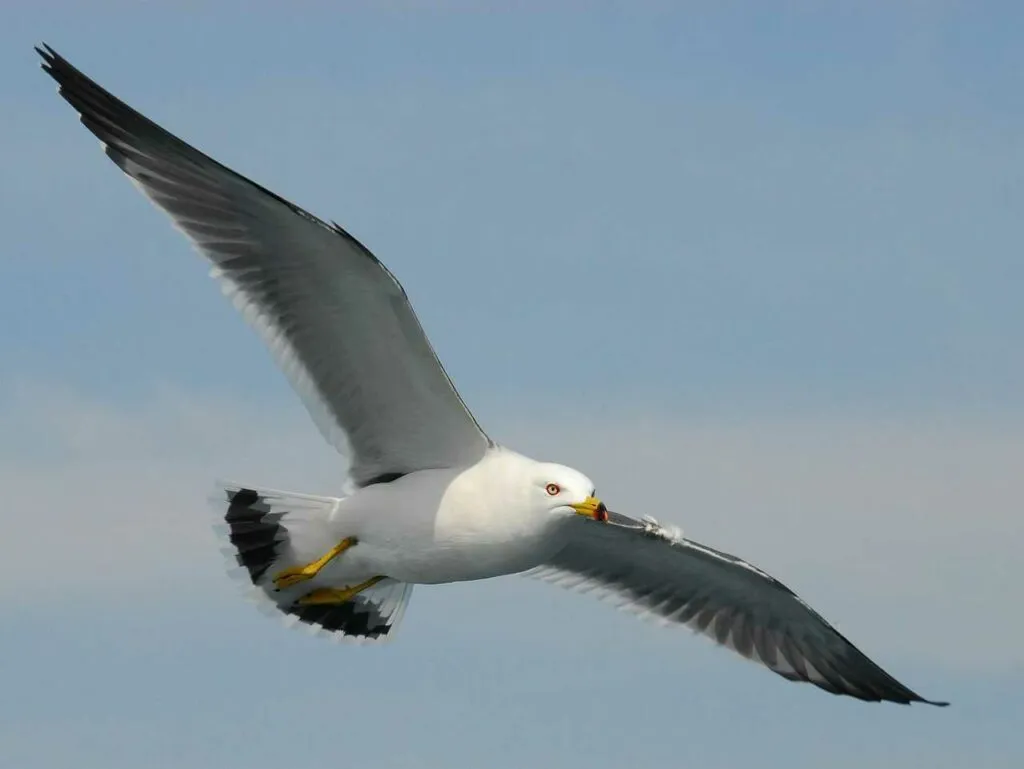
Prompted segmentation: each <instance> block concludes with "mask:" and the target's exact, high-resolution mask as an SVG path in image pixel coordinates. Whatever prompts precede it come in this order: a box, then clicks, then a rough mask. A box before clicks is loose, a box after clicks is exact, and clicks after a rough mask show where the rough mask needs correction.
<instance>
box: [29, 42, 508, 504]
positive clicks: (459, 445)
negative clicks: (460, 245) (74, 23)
mask: <svg viewBox="0 0 1024 769" xmlns="http://www.w3.org/2000/svg"><path fill="white" fill-rule="evenodd" d="M36 50H37V51H38V52H39V54H40V55H41V56H42V57H43V68H44V69H45V70H46V72H47V73H49V75H50V76H51V77H53V79H54V80H56V81H57V83H58V85H59V93H60V95H61V96H63V97H64V99H65V100H66V101H67V102H68V103H69V104H71V106H72V107H74V108H75V109H76V110H77V111H78V113H79V115H80V117H81V120H82V123H83V124H84V125H85V127H86V128H88V129H89V130H90V131H91V132H92V133H93V134H95V135H96V137H97V138H99V140H100V141H101V142H103V145H104V147H105V149H106V153H107V155H108V156H109V157H110V159H111V160H113V161H114V163H116V164H117V166H118V167H119V168H120V169H121V170H122V171H124V172H125V173H126V174H127V175H128V176H129V177H131V179H132V180H133V181H134V182H135V183H136V184H137V186H138V187H139V188H140V189H141V190H142V191H143V192H144V193H145V194H146V196H147V197H149V199H150V200H152V201H153V202H154V203H155V204H156V205H157V206H158V207H159V208H161V209H163V210H164V211H165V212H166V213H167V214H169V215H170V216H171V218H172V219H173V220H174V223H175V224H176V225H177V226H178V227H179V228H180V229H181V230H182V231H183V232H184V233H185V234H186V235H187V236H188V237H189V238H190V239H191V240H192V242H193V243H194V244H195V245H196V246H197V247H198V249H199V251H200V252H201V253H202V254H203V256H205V257H206V258H207V259H209V261H210V262H211V263H212V264H213V267H214V269H213V274H214V276H215V277H217V278H218V279H219V280H220V281H221V283H222V285H223V288H224V291H225V293H226V294H228V295H229V296H230V297H232V299H233V301H234V303H235V306H236V307H238V308H239V309H240V310H241V311H242V313H243V314H244V315H245V317H246V319H247V320H248V321H249V322H250V323H251V324H252V325H253V326H255V327H256V329H257V330H258V331H259V332H260V334H261V335H262V337H263V339H264V340H265V341H266V343H267V345H268V346H269V347H270V349H271V351H272V352H273V354H274V356H275V358H276V359H277V361H278V362H279V364H280V366H281V368H282V369H284V371H285V373H286V374H287V376H288V378H289V379H290V380H291V382H292V384H293V386H294V387H295V389H296V390H297V391H298V393H299V395H300V396H301V397H302V399H303V402H304V403H305V404H306V407H307V408H308V410H309V411H310V414H311V415H312V416H313V419H314V421H315V422H316V423H317V426H318V427H319V428H320V431H321V432H322V433H323V434H324V437H325V438H327V440H328V441H330V442H331V443H332V444H333V445H334V446H336V447H337V448H338V449H339V450H340V451H342V452H343V453H345V454H347V455H349V457H350V460H351V469H350V472H351V474H352V479H353V481H354V482H355V484H356V485H357V486H361V485H366V484H369V483H373V482H375V481H376V480H381V479H391V478H394V477H397V476H400V475H403V474H405V473H409V472H412V471H414V470H421V469H426V468H437V467H458V466H468V465H471V464H473V463H474V462H475V461H477V460H478V459H479V458H480V457H481V456H483V454H484V452H485V451H486V449H487V447H488V446H490V445H491V441H490V440H489V439H488V438H487V436H486V435H485V434H484V432H483V430H482V429H481V428H480V426H479V425H478V424H477V422H476V420H475V419H474V418H473V416H472V414H470V412H469V410H468V409H467V408H466V405H465V404H464V403H463V401H462V399H461V397H460V396H459V394H458V393H457V392H456V390H455V388H454V386H453V385H452V383H451V380H450V379H449V378H448V375H447V374H446V373H445V371H444V368H443V367H442V365H441V363H440V361H439V360H438V358H437V355H436V354H435V353H434V350H433V348H432V347H431V345H430V342H429V341H428V340H427V337H426V335H425V334H424V332H423V329H422V327H421V326H420V323H419V321H418V320H417V318H416V315H415V313H414V312H413V309H412V307H411V306H410V304H409V300H408V297H407V296H406V294H405V291H404V290H403V289H402V287H401V285H400V284H399V283H398V281H397V280H396V279H395V277H394V276H393V275H392V274H391V273H390V272H389V271H388V270H387V268H386V267H384V265H383V264H381V262H380V261H379V260H378V259H377V258H376V257H374V255H373V254H372V253H370V251H369V250H368V249H367V248H366V247H365V246H363V245H362V244H361V243H360V242H359V241H358V240H356V239H355V238H354V237H352V236H351V235H350V234H349V233H347V232H346V231H345V230H343V229H342V228H341V227H339V226H337V225H328V224H326V223H325V222H323V221H321V220H319V219H317V218H316V217H315V216H313V215H312V214H309V213H307V212H306V211H304V210H302V209H301V208H299V207H297V206H295V205H293V204H292V203H289V202H288V201H287V200H284V199H283V198H281V197H279V196H278V195H275V194H274V193H273V192H270V191H269V190H267V189H264V188H263V187H260V186H259V185H257V184H255V183H254V182H251V181H250V180H248V179H246V178H245V177H243V176H240V175H239V174H237V173H235V172H234V171H232V170H231V169H229V168H227V167H225V166H223V165H221V164H220V163H218V162H217V161H215V160H213V159H212V158H210V157H207V156H206V155H204V154H203V153H201V152H199V151H198V150H196V149H194V148H193V147H191V146H190V145H188V144H186V143H185V142H183V141H181V140H180V139H178V138H177V137H175V136H173V135H171V134H170V133H168V132H167V131H165V130H164V129H163V128H161V127H160V126H158V125H157V124H156V123H154V122H153V121H151V120H149V119H148V118H146V117H144V116H143V115H141V114H139V113H138V112H136V111H135V110H133V109H132V108H131V107H129V106H128V105H126V104H125V103H124V102H122V101H120V100H119V99H117V98H116V97H114V96H113V95H111V94H110V93H109V92H107V91H106V90H104V89H103V88H102V87H100V86H99V85H97V84H96V83H95V82H93V81H92V80H90V79H89V78H88V77H86V76H85V75H84V74H82V73H81V72H80V71H78V70H77V69H75V68H74V67H73V66H72V65H71V64H69V63H68V62H67V61H66V60H65V59H64V58H62V57H61V56H60V55H58V54H57V53H56V52H54V51H53V50H52V49H51V48H49V47H45V46H44V48H43V49H36Z"/></svg>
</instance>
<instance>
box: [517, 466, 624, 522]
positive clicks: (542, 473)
mask: <svg viewBox="0 0 1024 769" xmlns="http://www.w3.org/2000/svg"><path fill="white" fill-rule="evenodd" d="M529 486H530V489H529V494H530V496H531V503H532V506H535V507H537V508H540V509H547V510H548V511H549V512H550V514H551V515H553V516H556V517H565V518H572V517H573V516H578V515H582V516H585V517H587V518H593V519H594V520H596V521H602V522H603V521H607V520H608V509H607V508H606V507H605V506H604V502H602V501H601V500H599V499H598V498H597V497H596V496H595V494H596V491H595V489H594V483H593V481H591V480H590V479H589V478H588V477H587V476H585V475H584V474H583V473H581V472H579V471H578V470H573V469H572V468H571V467H566V466H565V465H557V464H554V463H551V462H536V463H534V468H533V471H532V472H531V473H530V475H529Z"/></svg>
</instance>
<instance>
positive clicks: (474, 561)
mask: <svg viewBox="0 0 1024 769" xmlns="http://www.w3.org/2000/svg"><path fill="white" fill-rule="evenodd" d="M532 461H533V460H530V459H527V458H526V457H522V456H520V455H518V454H513V453H511V452H506V451H503V450H498V451H495V452H491V453H489V454H488V455H487V456H486V457H485V458H484V459H482V460H481V461H480V462H478V463H477V464H476V465H474V466H472V467H470V468H468V469H466V470H462V471H453V470H426V471H421V472H417V473H413V474H410V475H408V476H405V477H403V478H401V479H399V480H398V481H395V482H393V483H389V484H382V485H380V486H378V487H370V488H367V489H364V490H362V491H360V492H359V493H358V494H357V495H355V496H354V497H352V498H350V500H346V502H348V503H350V504H349V505H346V504H344V503H343V505H342V506H341V509H340V510H339V512H340V513H341V514H342V515H343V516H345V517H348V516H347V515H345V508H346V507H350V510H351V512H353V513H355V512H356V510H357V509H358V518H359V521H358V532H357V533H356V536H358V537H359V545H358V546H357V547H355V548H353V549H352V550H351V551H349V553H347V554H346V558H348V560H349V568H351V569H352V570H354V571H356V570H357V571H360V572H362V571H364V570H366V571H372V572H373V573H374V574H384V575H386V576H389V577H392V578H394V579H397V580H401V581H403V582H413V583H422V584H436V583H442V582H459V581H464V580H474V579H486V578H488V577H496V576H500V575H503V574H512V573H515V572H519V571H525V570H526V569H530V568H533V567H534V566H538V565H540V564H541V563H542V562H544V561H546V560H547V559H548V558H549V557H550V556H552V555H553V554H554V553H555V552H556V551H557V550H558V549H559V548H560V547H561V545H562V541H561V537H560V527H559V526H558V525H557V521H554V520H552V518H551V516H550V515H549V514H548V513H547V512H546V511H538V510H531V509H530V508H529V507H527V506H526V505H525V504H524V500H525V498H526V497H525V495H524V494H522V493H521V489H522V486H521V484H522V483H523V477H524V476H523V472H522V470H523V468H524V463H529V462H532ZM349 520H350V521H351V520H352V519H351V518H350V519H349ZM339 523H340V521H339ZM353 523H354V521H353ZM339 531H340V529H339ZM345 571H349V569H345Z"/></svg>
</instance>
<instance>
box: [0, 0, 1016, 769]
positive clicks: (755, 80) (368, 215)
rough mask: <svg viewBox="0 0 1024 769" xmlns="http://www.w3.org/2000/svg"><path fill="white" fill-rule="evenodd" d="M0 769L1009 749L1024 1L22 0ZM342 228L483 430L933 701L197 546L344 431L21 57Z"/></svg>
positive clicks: (594, 614) (9, 66) (1, 513)
mask: <svg viewBox="0 0 1024 769" xmlns="http://www.w3.org/2000/svg"><path fill="white" fill-rule="evenodd" d="M3 18H4V23H3V24H2V25H0V73H2V74H0V84H2V85H3V93H4V109H2V110H0V168H2V169H3V173H2V175H0V232H2V233H3V238H4V243H3V248H2V249H0V350H2V351H3V355H2V356H0V487H2V489H3V495H2V496H3V504H2V505H0V525H2V530H3V537H2V538H0V553H2V557H0V607H2V615H0V681H2V682H3V683H2V688H3V691H4V694H5V696H4V697H3V698H2V699H0V766H3V767H8V766H10V767H33V769H51V768H54V769H55V768H58V767H59V768H63V767H75V769H92V768H93V767H95V768H96V769H122V768H126V767H132V769H135V768H136V767H138V766H140V765H141V766H146V767H151V768H152V769H163V767H168V768H169V767H180V766H189V767H193V768H195V769H229V768H230V767H246V769H263V768H264V767H266V768H268V769H269V768H270V767H280V766H282V765H285V764H289V765H303V766H318V765H333V766H361V765H367V764H369V765H373V766H375V767H378V768H379V769H407V768H408V769H435V768H436V769H440V768H442V767H443V768H444V769H469V768H470V767H473V768H474V769H476V768H478V767H486V768H487V769H506V768H507V769H519V768H521V767H523V766H545V767H546V766H551V767H560V768H562V769H577V768H579V769H584V768H585V769H605V768H610V767H622V766H632V767H636V768H637V769H667V768H668V767H678V766H683V765H689V766H698V767H701V769H717V768H718V767H723V768H725V767H735V766H739V765H748V764H749V763H750V762H752V761H755V760H756V761H757V763H758V765H759V766H761V767H764V769H774V768H775V767H786V769H801V768H803V767H807V768H808V769H809V768H811V767H815V768H817V767H821V766H829V767H831V768H835V769H858V768H859V767H867V766H870V767H874V768H878V769H885V768H886V767H922V768H924V767H928V768H929V769H943V768H947V767H948V768H949V769H960V767H964V766H968V765H970V766H972V767H975V769H1004V768H1006V769H1008V768H1009V767H1018V766H1021V765H1024V738H1022V737H1021V734H1020V724H1021V723H1022V722H1024V699H1022V696H1021V693H1020V692H1021V691H1022V685H1024V652H1022V645H1021V644H1020V642H1019V638H1020V637H1021V634H1022V633H1024V612H1022V611H1021V610H1020V608H1019V607H1020V605H1021V588H1020V580H1019V579H1018V577H1017V574H1018V570H1019V563H1020V557H1019V554H1018V553H1019V548H1020V547H1021V545H1022V544H1024V522H1022V515H1021V512H1022V511H1021V500H1022V499H1024V480H1022V477H1024V472H1022V471H1024V354H1022V352H1021V350H1022V344H1021V342H1022V337H1024V302H1021V301H1020V294H1021V286H1022V285H1024V259H1021V255H1020V241H1021V228H1020V221H1021V217H1020V211H1021V207H1022V205H1024V139H1022V138H1021V137H1024V130H1022V129H1024V51H1022V49H1021V47H1020V45H1019V41H1020V39H1021V36H1022V34H1024V10H1022V9H1021V8H1020V6H1019V5H1016V4H1009V3H987V2H970V3H968V2H943V1H941V0H937V1H936V2H910V1H909V0H908V1H907V2H897V3H882V2H863V3H848V2H835V3H828V4H825V3H809V2H779V3H774V4H762V3H756V4H755V3H753V2H747V3H739V2H720V3H710V2H704V3H701V2H692V3H628V4H627V3H612V2H595V3H590V4H583V3H556V2H551V3H540V2H526V1H523V2H517V3H511V2H505V3H497V2H493V3H487V2H480V1H478V2H471V1H470V0H462V1H460V2H456V1H455V0H451V1H450V2H426V1H425V0H424V1H423V2H400V1H399V0H395V1H394V2H387V3H370V2H362V3H330V4H329V3H316V2H306V3H293V4H284V3H270V2H251V3H245V4H244V5H243V4H242V3H240V2H224V3H219V4H218V5H217V10H215V11H214V10H210V8H209V7H206V6H204V5H202V4H199V3H184V2H183V3H178V4H170V3H167V4H159V3H130V2H96V3H89V4H88V7H87V4H85V3H71V2H63V3H61V2H53V3H48V4H45V6H44V5H43V4H34V3H28V2H21V3H18V2H12V3H9V4H8V5H6V6H5V8H4V11H3ZM40 42H46V43H48V44H50V45H52V46H53V47H54V48H56V49H57V50H58V51H59V52H60V53H61V54H62V55H64V56H66V57H68V58H69V59H70V60H71V62H72V63H73V64H75V65H76V66H78V67H79V68H81V69H83V70H84V71H85V72H86V73H87V74H89V75H90V76H92V77H94V78H95V79H97V80H98V82H100V83H101V84H102V85H104V86H105V87H107V88H109V89H110V90H112V91H113V92H114V93H115V94H117V95H119V96H121V97H122V98H124V99H125V100H126V101H128V102H129V103H130V104H131V105H133V106H134V107H136V108H137V109H140V110H141V111H142V112H144V113H145V114H147V115H148V116H149V117H151V118H153V119H155V120H157V121H158V122H160V123H161V124H163V125H164V126H165V127H166V128H168V129H169V130H171V131H172V132H174V133H176V134H178V135H179V136H181V137H182V138H184V139H186V140H187V141H189V142H191V143H193V144H195V145H196V146H198V147H199V148H200V149H202V150H204V151H205V152H207V153H209V154H212V155H213V156H214V157H216V158H218V159H219V160H221V161H222V162H224V163H226V164H228V165H229V166H231V167H233V168H235V169H236V170H238V171H239V172H241V173H243V174H245V175H247V176H249V177H251V178H253V179H255V180H256V181H258V182H259V183H261V184H263V185H265V186H267V187H269V188H271V189H273V190H274V191H276V192H278V193H279V194H281V195H283V196H285V197H287V198H289V199H291V200H292V201H294V202H295V203H297V204H299V205H301V206H303V207H305V208H307V209H309V210H311V211H312V212H314V213H316V214H318V215H319V216H321V217H323V218H326V219H334V220H337V221H338V222H339V223H341V224H342V225H343V226H344V227H346V228H347V229H349V230H350V231H351V232H353V233H354V234H355V235H356V236H357V237H359V238H360V239H361V240H362V241H363V242H365V243H366V244H367V245H368V246H369V247H370V248H371V249H373V250H374V252H375V253H376V254H377V256H379V257H380V258H381V259H382V260H383V261H384V262H385V263H386V264H387V265H388V266H389V268H391V270H392V271H393V272H394V273H395V274H396V275H397V276H398V277H399V279H400V280H401V281H402V283H403V284H404V286H405V288H406V289H407V291H408V293H409V295H410V297H411V298H412V301H413V304H414V306H415V308H416V310H417V312H418V314H419V316H420V319H421V321H422V322H423V325H424V327H425V328H426V330H427V332H428V334H429V336H430V338H431V340H432V342H433V343H434V346H435V347H436V348H437V350H438V352H439V354H440V356H441V358H442V360H443V361H444V363H445V366H446V368H447V369H448V372H449V373H450V374H451V376H452V378H453V379H454V381H455V382H456V384H457V386H458V388H459V390H460V392H461V394H462V395H463V396H464V398H465V399H466V401H467V402H468V404H469V405H470V407H471V408H472V409H473V411H474V414H475V415H476V416H477V418H478V419H479V420H480V421H481V423H482V424H483V425H484V426H485V427H486V428H487V430H488V432H489V433H490V434H491V435H492V436H493V437H494V438H496V439H497V440H499V441H500V442H502V443H505V444H507V445H509V446H512V447H514V448H516V449H518V450H521V451H523V452H525V453H528V454H530V455H531V456H535V457H537V458H540V459H551V460H557V461H561V462H564V463H567V464H571V465H573V466H575V467H578V468H580V469H581V470H583V471H584V472H586V473H587V474H588V475H589V476H590V477H592V478H593V479H594V480H595V482H596V483H597V486H598V489H599V491H600V492H601V495H602V497H603V498H604V499H605V500H606V501H607V502H608V504H609V506H610V507H612V508H613V509H616V510H621V511H623V512H625V513H627V514H632V515H634V516H640V515H643V514H651V515H655V516H656V517H658V518H659V519H663V520H665V521H668V522H671V523H675V524H678V525H680V526H681V527H682V528H683V530H684V532H685V533H686V535H687V536H691V537H693V538H695V539H697V540H698V541H702V542H705V543H707V544H709V545H712V546H714V547H718V548H720V549H723V550H726V551H728V552H733V553H736V554H737V555H740V556H741V557H744V558H747V559H749V560H751V561H752V562H754V563H756V564H757V565H759V566H760V567H762V568H764V569H765V570H767V571H769V572H770V573H772V574H774V575H776V576H777V577H778V578H780V579H782V580H783V581H784V582H785V583H786V584H788V585H789V586H790V587H792V588H793V589H795V590H796V591H797V592H798V593H800V594H801V595H802V596H803V597H804V598H805V599H806V600H807V601H808V602H809V603H810V604H811V605H812V606H814V607H815V608H816V609H817V610H819V611H820V612H821V613H822V614H823V615H824V616H826V617H827V618H829V619H830V620H831V621H833V622H834V623H835V624H836V625H837V626H838V627H839V628H840V630H841V631H842V632H843V633H844V634H845V635H847V636H848V637H850V638H851V640H853V641H854V643H856V644H857V645H858V646H859V647H860V648H861V649H863V650H864V651H865V652H866V653H868V654H869V655H870V656H872V657H873V658H874V659H875V660H876V661H877V662H879V663H880V664H881V665H883V667H885V668H886V669H887V670H889V671H890V672H891V673H893V674H894V675H895V676H896V677H897V678H899V679H900V680H901V681H903V682H904V683H906V684H907V685H908V686H910V687H911V688H912V689H915V690H917V691H919V692H920V693H921V694H922V695H924V696H926V697H931V698H935V699H944V700H950V701H951V702H952V703H953V704H952V706H951V707H949V708H947V709H944V710H938V709H933V708H925V707H912V708H904V707H899V706H895V705H888V704H882V705H878V704H866V703H861V702H858V701H855V700H851V699H847V698H837V697H832V696H830V695H828V694H825V693H823V692H821V691H819V690H816V689H814V688H812V687H809V686H800V685H794V684H790V683H788V682H785V681H783V680H782V679H780V678H778V677H776V676H774V675H772V674H770V673H768V672H765V671H763V670H760V669H758V668H757V667H755V666H753V665H750V664H748V663H744V662H743V661H741V660H738V659H737V658H734V657H733V656H732V655H731V654H729V653H727V652H725V651H723V650H720V649H716V648H714V647H713V646H712V645H711V644H710V643H707V642H706V641H704V640H703V639H700V638H693V637H690V634H689V633H688V632H687V631H685V630H667V629H664V628H659V627H657V626H654V625H651V624H646V623H643V622H640V621H638V620H636V619H635V618H633V617H631V616H629V615H627V614H624V613H621V612H617V611H614V610H613V609H611V608H609V607H607V606H604V605H602V604H600V603H599V602H597V601H593V600H592V599H591V598H589V597H585V596H579V595H575V594H572V593H564V592H561V591H559V590H558V589H556V588H553V587H551V586H548V585H545V584H541V583H536V582H533V581H530V580H526V579H521V578H518V577H510V578H503V579H499V580H489V581H485V582H481V583H473V584H463V585H454V586H442V587H418V588H417V589H416V590H415V591H414V593H413V600H412V602H411V604H410V607H409V610H408V612H407V614H406V615H405V618H404V621H403V624H402V626H401V628H400V629H399V631H398V633H397V635H396V638H395V640H394V642H393V643H390V644H388V645H385V646H380V647H372V648H370V647H358V646H348V645H337V644H332V643H330V642H327V641H324V640H322V639H317V638H311V637H309V636H308V635H307V634H306V633H304V632H301V631H299V630H294V629H287V628H285V627H283V626H282V625H281V623H279V622H278V621H276V620H275V619H272V618H268V617H265V616H263V615H262V614H260V613H259V612H258V611H257V610H256V609H255V608H254V607H253V606H252V605H251V604H248V603H246V602H245V601H244V600H242V599H241V598H240V597H239V595H238V594H237V587H236V585H235V583H233V582H232V581H230V580H229V579H228V578H227V577H226V575H225V562H224V557H223V555H222V554H221V553H220V551H219V548H220V545H221V543H220V542H219V541H218V540H217V538H216V536H215V535H214V533H213V531H212V524H213V522H214V521H215V511H214V510H212V509H211V508H210V506H209V504H208V502H207V496H208V495H209V493H210V491H211V489H212V488H213V483H214V482H215V481H216V480H217V479H221V478H230V479H237V480H240V481H243V482H247V483H251V484H255V485H262V486H270V487H277V488H287V489H295V490H301V491H309V492H314V493H317V492H319V493H325V494H330V493H333V492H337V491H338V490H339V489H340V486H341V475H342V472H343V465H342V464H341V460H340V458H339V457H338V456H337V455H336V454H334V452H333V450H332V449H331V448H330V447H328V446H327V445H326V444H324V443H323V441H322V440H321V439H320V437H319V435H318V433H317V432H316V429H315V427H314V426H313V425H312V423H311V422H310V421H309V419H308V418H307V416H306V414H305V412H304V411H303V409H302V407H301V405H300V403H299V401H298V398H297V397H295V396H294V395H293V394H292V392H291V391H290V390H289V388H288V385H287V383H286V381H285V379H284V377H283V376H281V375H280V374H279V373H278V372H277V371H276V370H275V369H274V366H273V364H272V362H271V359H270V357H269V355H268V354H267V353H266V351H265V350H264V349H263V347H262V345H261V343H260V341H259V339H258V338H257V336H256V335H255V334H254V333H252V332H251V331H250V330H249V329H248V328H247V327H246V326H245V324H244V322H243V321H242V320H241V319H240V318H239V317H237V316H236V314H235V312H234V310H233V309H232V308H231V306H230V305H229V303H227V302H225V301H224V300H223V299H222V297H221V296H220V294H219V291H218V290H217V288H216V286H215V285H214V284H213V283H212V282H211V281H209V280H207V279H206V278H205V277H204V273H205V266H204V265H203V263H202V262H201V260H200V259H199V258H198V257H197V256H196V255H195V254H194V253H193V252H191V250H190V248H189V246H188V244H187V242H186V241H185V240H184V239H183V238H182V237H181V235H179V234H178V233H177V232H176V231H174V230H173V229H172V227H170V226H169V223H168V221H167V220H166V218H165V217H164V216H163V215H162V214H161V213H159V212H158V211H157V210H156V209H154V208H153V207H152V206H151V205H150V204H149V203H148V202H147V201H146V200H145V199H144V198H143V197H142V196H141V195H140V194H139V193H138V192H137V191H136V190H135V189H133V187H132V185H130V184H128V183H127V180H126V179H125V178H124V177H123V176H122V175H121V174H120V173H119V172H118V171H117V170H116V168H115V167H114V166H113V165H112V164H111V163H110V162H109V161H108V160H107V159H106V158H105V157H104V156H103V155H102V153H101V151H100V149H99V147H98V145H97V142H96V141H95V140H94V139H93V137H91V135H89V134H88V132H87V131H85V129H84V128H83V127H82V126H80V125H79V124H78V123H77V120H76V117H75V115H74V113H73V112H72V110H71V109H70V108H69V107H68V105H66V104H65V103H64V102H63V101H62V100H61V99H59V98H58V97H57V96H56V94H55V92H54V86H53V83H52V82H51V81H49V80H48V78H47V77H45V76H44V75H43V73H42V72H41V71H40V70H39V68H38V65H37V60H36V56H35V54H34V52H33V51H32V46H33V45H36V44H38V43H40Z"/></svg>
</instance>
